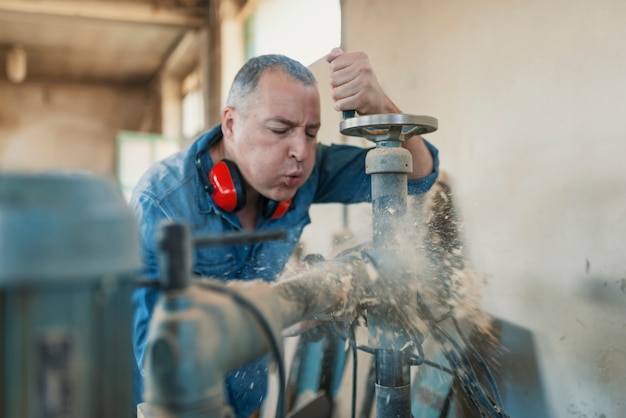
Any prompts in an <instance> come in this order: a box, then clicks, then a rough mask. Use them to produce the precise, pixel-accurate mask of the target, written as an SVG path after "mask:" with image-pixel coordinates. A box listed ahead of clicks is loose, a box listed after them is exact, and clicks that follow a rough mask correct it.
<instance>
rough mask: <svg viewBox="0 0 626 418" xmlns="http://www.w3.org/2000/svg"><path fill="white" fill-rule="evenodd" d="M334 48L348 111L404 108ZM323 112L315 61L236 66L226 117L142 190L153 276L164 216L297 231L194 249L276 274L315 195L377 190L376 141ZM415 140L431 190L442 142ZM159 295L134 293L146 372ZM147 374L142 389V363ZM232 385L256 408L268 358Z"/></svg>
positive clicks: (202, 259)
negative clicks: (372, 153)
mask: <svg viewBox="0 0 626 418" xmlns="http://www.w3.org/2000/svg"><path fill="white" fill-rule="evenodd" d="M326 59H327V61H328V62H329V64H330V67H331V81H330V83H331V86H332V96H333V99H334V101H335V108H336V109H337V110H351V109H354V110H356V111H357V112H358V113H359V114H378V113H400V112H399V110H398V108H397V107H396V106H395V105H394V104H393V103H392V102H391V100H390V99H389V98H388V97H387V96H386V95H385V93H384V92H383V91H382V89H381V87H380V85H379V83H378V81H377V79H376V77H375V75H374V73H373V70H372V68H371V65H370V62H369V59H368V57H367V55H366V54H365V53H363V52H355V53H344V52H343V51H342V50H341V49H339V48H335V49H333V50H332V51H331V52H330V54H329V55H328V56H327V57H326ZM320 123H321V122H320V97H319V92H318V89H317V85H316V80H315V78H314V76H313V75H312V74H311V72H310V71H309V70H308V69H307V68H306V67H304V66H303V65H302V64H300V63H298V62H296V61H294V60H292V59H289V58H287V57H284V56H280V55H267V56H260V57H256V58H253V59H251V60H249V61H248V62H247V63H246V64H245V65H244V66H243V67H242V69H241V70H240V71H239V73H238V74H237V76H236V77H235V80H234V82H233V85H232V87H231V90H230V92H229V96H228V99H227V104H226V107H225V108H224V110H223V112H222V123H221V124H220V125H218V126H216V127H214V128H213V129H211V130H210V131H208V132H206V133H204V134H202V135H201V136H200V137H199V138H197V139H196V140H195V141H194V142H193V143H192V144H191V145H190V146H189V147H188V148H187V149H185V150H182V151H180V152H179V153H177V154H175V155H173V156H171V157H169V158H167V159H165V160H164V161H161V162H159V163H157V164H156V165H155V166H153V167H152V168H151V169H150V170H149V171H148V172H147V173H146V174H145V175H144V176H143V178H142V179H141V180H140V182H139V183H138V185H137V187H136V189H135V191H134V193H133V197H132V200H131V205H132V207H133V208H134V210H135V213H136V215H137V218H138V222H139V232H140V239H141V245H142V259H143V263H144V272H145V275H146V276H147V278H150V279H156V278H157V276H158V266H157V250H156V245H155V244H156V243H155V233H156V230H157V228H158V227H159V224H160V223H161V222H162V221H163V220H166V219H170V220H182V221H184V222H187V223H188V224H189V225H190V226H191V229H192V233H193V234H194V235H204V234H209V233H210V234H220V233H227V232H233V231H242V230H248V231H252V230H275V229H284V230H286V231H287V235H288V238H287V239H286V240H284V241H279V242H278V241H273V242H263V243H257V244H251V245H240V246H235V247H211V248H200V249H197V250H195V251H194V257H195V258H194V264H193V270H194V271H193V272H194V274H196V275H199V276H204V277H212V278H219V279H223V280H232V279H238V280H252V279H258V278H261V279H264V280H266V281H272V280H274V279H275V278H276V277H277V275H278V274H279V273H280V272H281V270H282V269H283V267H284V265H285V263H286V262H287V260H288V258H289V256H290V255H291V254H292V252H293V250H294V248H295V247H296V244H297V243H298V240H299V238H300V235H301V233H302V230H303V228H304V227H305V226H306V225H307V224H309V222H310V218H309V207H310V206H311V204H313V203H326V202H340V203H357V202H363V201H368V200H369V199H370V194H371V190H370V187H371V186H370V185H371V183H370V179H369V176H368V175H366V174H365V154H366V153H367V150H366V149H361V148H358V147H351V146H345V145H333V146H323V145H320V144H318V143H317V138H316V136H317V131H318V130H319V127H320ZM403 146H404V147H405V148H407V149H408V150H409V151H410V152H411V155H412V157H413V172H412V173H410V174H409V179H410V181H409V193H411V194H417V193H423V192H425V191H427V190H428V189H429V188H430V187H431V186H432V184H433V183H434V181H435V179H436V177H437V166H438V162H437V150H436V149H435V148H434V147H433V146H432V145H430V144H428V143H427V142H425V141H424V140H423V139H422V138H421V137H419V136H416V137H413V138H411V139H410V140H408V141H405V142H404V143H403ZM224 182H226V183H229V184H231V183H232V184H231V185H233V184H234V185H235V187H234V190H235V192H233V191H232V189H228V188H224V189H223V188H222V187H221V185H220V184H221V183H224ZM157 296H158V292H157V291H156V290H154V289H151V288H140V289H137V290H136V291H135V293H134V295H133V303H134V309H135V317H134V337H133V338H134V349H135V356H136V365H137V366H138V370H137V371H139V370H141V367H142V361H143V355H144V350H145V344H146V336H147V335H146V334H147V329H148V322H149V319H150V315H151V312H152V309H153V307H154V304H155V302H156V298H157ZM216 338H219V336H216ZM137 377H138V379H137V389H138V391H141V390H142V387H143V385H142V382H141V376H140V374H139V373H137ZM226 389H227V394H226V395H227V401H228V402H229V404H230V405H231V406H232V407H233V409H234V411H235V413H236V415H237V416H238V417H248V416H250V414H252V413H253V412H254V411H255V410H257V409H258V408H259V406H260V405H261V403H262V400H263V397H264V395H265V393H266V389H267V361H266V359H261V360H258V361H256V362H253V363H252V364H249V365H246V366H245V367H243V368H242V369H240V370H238V371H235V372H233V373H231V374H230V375H229V376H228V377H227V379H226ZM139 393H141V392H139Z"/></svg>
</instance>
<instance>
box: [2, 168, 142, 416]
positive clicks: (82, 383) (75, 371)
mask: <svg viewBox="0 0 626 418" xmlns="http://www.w3.org/2000/svg"><path fill="white" fill-rule="evenodd" d="M138 267H139V256H138V243H137V236H136V233H135V222H134V218H133V215H132V212H131V211H130V208H128V206H127V205H126V203H125V202H124V199H123V197H122V196H121V194H120V193H119V192H118V190H117V189H116V188H115V187H114V185H113V184H112V183H110V182H108V181H106V180H104V179H101V178H96V177H93V176H90V175H86V174H46V175H18V174H3V175H0V377H1V380H0V386H1V387H0V416H2V417H11V418H13V417H20V418H61V417H63V418H84V417H90V418H99V417H101V418H110V417H125V416H130V415H131V413H132V412H131V411H132V408H133V405H132V395H131V394H132V372H131V371H132V363H131V362H132V349H131V347H132V345H131V338H130V337H131V334H130V333H131V307H130V303H129V302H130V294H131V291H132V287H133V277H134V272H136V271H137V269H138Z"/></svg>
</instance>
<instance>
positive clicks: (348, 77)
mask: <svg viewBox="0 0 626 418" xmlns="http://www.w3.org/2000/svg"><path fill="white" fill-rule="evenodd" d="M326 61H327V62H328V63H329V64H330V86H331V88H332V98H333V100H334V101H335V106H334V107H335V110H339V111H342V110H356V111H357V112H358V113H359V114H361V115H368V114H370V115H371V114H379V113H400V110H399V109H398V108H397V107H396V105H395V104H394V103H393V102H392V101H391V100H390V99H389V97H387V95H386V94H385V92H384V91H383V89H382V87H381V86H380V84H379V83H378V79H377V78H376V74H374V69H373V68H372V65H371V63H370V60H369V57H368V56H367V54H366V53H365V52H362V51H359V52H344V51H343V50H342V49H341V48H333V50H332V51H330V53H329V54H328V55H326Z"/></svg>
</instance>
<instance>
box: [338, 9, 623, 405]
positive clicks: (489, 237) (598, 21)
mask: <svg viewBox="0 0 626 418" xmlns="http://www.w3.org/2000/svg"><path fill="white" fill-rule="evenodd" d="M342 4H343V14H344V17H343V19H344V24H345V27H344V34H345V38H344V45H345V47H346V49H348V50H360V49H363V50H366V51H368V52H369V54H370V57H371V59H372V62H373V64H374V67H375V68H376V69H377V73H378V75H379V78H380V81H381V83H382V84H383V86H384V87H385V89H386V90H387V92H388V93H389V95H390V96H391V97H392V98H393V99H394V100H395V101H396V103H397V104H398V105H399V106H400V107H401V108H402V109H403V111H405V112H406V113H413V114H427V115H431V116H435V117H437V118H438V119H439V124H440V129H439V131H438V132H436V133H434V134H431V135H430V136H429V137H428V138H429V139H430V140H431V141H432V142H433V143H435V144H436V145H437V147H438V148H439V149H440V151H441V163H442V168H444V169H445V170H446V171H447V172H448V173H449V174H450V177H451V178H452V180H453V187H454V190H455V191H456V192H455V197H456V200H457V203H458V206H459V208H460V210H461V212H462V216H463V218H464V219H465V221H466V239H467V244H468V247H469V249H468V250H469V254H470V256H471V258H472V260H473V261H474V262H475V264H476V266H477V267H478V269H479V270H480V271H481V272H482V273H483V274H484V276H485V284H484V289H483V292H484V296H483V303H484V307H485V308H486V309H487V310H488V311H489V312H491V313H492V314H494V315H495V316H497V317H499V318H502V319H506V320H508V321H511V322H513V323H515V324H518V325H520V326H522V327H524V328H527V329H528V330H529V331H530V332H532V334H533V338H534V341H535V349H536V354H537V356H538V360H539V367H540V372H541V378H542V380H543V382H542V383H543V389H544V391H545V396H546V398H547V402H548V407H549V410H550V415H551V416H554V417H568V416H572V417H583V416H586V417H625V416H626V413H625V412H624V409H625V408H626V401H625V400H624V399H625V398H626V396H625V395H626V389H624V388H626V165H625V164H624V162H623V160H624V156H626V116H625V115H626V47H625V44H624V42H625V40H626V24H625V22H626V2H624V1H623V0H599V1H595V2H591V1H571V0H551V1H545V0H527V1H520V0H507V1H502V0H477V1H466V0H447V1H445V2H442V1H435V0H418V1H400V0H394V1H383V0H367V1H365V0H358V1H357V0H343V3H342ZM519 412H521V413H520V414H519V415H516V416H524V414H523V411H519Z"/></svg>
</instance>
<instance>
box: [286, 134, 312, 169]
mask: <svg viewBox="0 0 626 418" xmlns="http://www.w3.org/2000/svg"><path fill="white" fill-rule="evenodd" d="M307 140H308V138H307V136H306V132H305V131H304V130H300V129H298V130H297V133H296V134H295V135H294V136H293V138H292V141H291V143H290V147H289V157H290V158H294V159H295V160H296V161H298V162H302V161H304V160H305V159H306V158H308V154H309V148H308V141H307Z"/></svg>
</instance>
